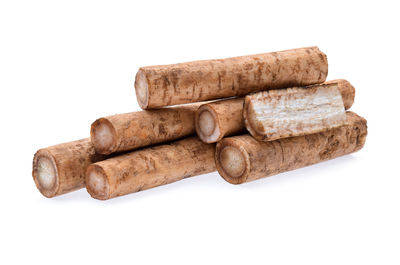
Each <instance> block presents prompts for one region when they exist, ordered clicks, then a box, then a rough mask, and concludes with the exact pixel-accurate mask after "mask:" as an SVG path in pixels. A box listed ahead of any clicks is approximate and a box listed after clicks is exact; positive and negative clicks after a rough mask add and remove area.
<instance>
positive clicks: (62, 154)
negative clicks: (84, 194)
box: [32, 138, 106, 198]
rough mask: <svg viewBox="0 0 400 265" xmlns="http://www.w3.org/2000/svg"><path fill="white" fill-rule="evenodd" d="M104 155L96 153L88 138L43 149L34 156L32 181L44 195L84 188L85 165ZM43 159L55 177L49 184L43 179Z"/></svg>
mask: <svg viewBox="0 0 400 265" xmlns="http://www.w3.org/2000/svg"><path fill="white" fill-rule="evenodd" d="M105 158H106V157H105V156H103V155H99V154H96V153H95V151H94V148H93V146H92V144H91V142H90V139H89V138H86V139H82V140H78V141H73V142H69V143H63V144H58V145H54V146H50V147H47V148H43V149H40V150H38V151H37V152H36V154H35V156H34V158H33V170H32V176H33V180H34V181H35V184H36V187H37V188H38V189H39V191H40V192H41V193H42V194H43V195H44V196H46V197H48V198H51V197H54V196H58V195H61V194H64V193H67V192H71V191H74V190H77V189H80V188H83V187H84V186H85V183H84V182H85V173H86V168H87V167H88V166H89V165H90V164H92V163H95V162H97V161H100V160H103V159H105ZM43 159H44V160H43ZM43 161H47V162H48V163H47V165H48V167H47V168H49V169H50V172H51V174H53V176H54V178H53V180H52V181H50V182H49V183H48V185H46V184H45V182H43V181H42V179H43V176H42V175H41V174H43V173H41V172H43V165H44V163H43ZM47 171H49V170H47Z"/></svg>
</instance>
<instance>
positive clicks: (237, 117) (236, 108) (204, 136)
mask: <svg viewBox="0 0 400 265" xmlns="http://www.w3.org/2000/svg"><path fill="white" fill-rule="evenodd" d="M243 102H244V98H234V99H227V100H221V101H217V102H212V103H208V104H204V105H202V106H201V107H200V108H199V109H198V110H197V111H196V117H195V124H196V132H197V135H198V136H199V138H200V139H201V140H202V141H203V142H205V143H215V142H218V141H220V140H221V139H222V138H223V137H224V136H226V135H232V134H234V133H239V132H241V131H244V129H245V125H244V120H243Z"/></svg>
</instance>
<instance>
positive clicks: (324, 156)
mask: <svg viewBox="0 0 400 265" xmlns="http://www.w3.org/2000/svg"><path fill="white" fill-rule="evenodd" d="M346 117H347V122H346V125H343V126H341V127H338V128H334V129H330V130H328V131H324V132H319V133H314V134H309V135H304V136H297V137H290V138H283V139H279V140H274V141H269V142H260V141H257V140H256V139H255V138H254V137H252V136H250V135H249V134H245V135H240V136H234V137H228V138H224V139H222V140H221V141H220V142H219V143H218V144H217V148H216V152H215V162H216V166H217V170H218V172H219V174H220V175H221V176H222V177H223V178H224V179H225V180H226V181H228V182H229V183H232V184H240V183H244V182H249V181H253V180H256V179H260V178H264V177H268V176H272V175H276V174H279V173H282V172H286V171H289V170H294V169H297V168H301V167H305V166H309V165H313V164H316V163H319V162H322V161H326V160H329V159H333V158H336V157H339V156H342V155H346V154H350V153H352V152H356V151H358V150H360V149H361V148H362V147H363V146H364V144H365V140H366V136H367V121H366V120H365V119H364V118H362V117H360V116H358V115H357V114H355V113H353V112H347V113H346Z"/></svg>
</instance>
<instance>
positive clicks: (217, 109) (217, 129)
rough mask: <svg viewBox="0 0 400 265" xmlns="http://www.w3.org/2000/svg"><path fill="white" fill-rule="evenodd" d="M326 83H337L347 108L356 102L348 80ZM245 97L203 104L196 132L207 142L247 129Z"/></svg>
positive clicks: (197, 114) (353, 90) (216, 140)
mask: <svg viewBox="0 0 400 265" xmlns="http://www.w3.org/2000/svg"><path fill="white" fill-rule="evenodd" d="M324 84H337V88H338V90H339V91H340V94H341V96H342V99H343V103H344V107H345V109H346V110H347V109H349V108H350V107H351V106H352V105H353V102H354V95H355V89H354V87H353V86H352V85H351V84H350V83H349V82H348V81H346V80H343V79H339V80H331V81H327V82H325V83H324ZM243 105H244V98H236V99H227V100H221V101H216V102H211V103H208V104H204V105H202V106H201V107H200V108H199V109H198V110H197V111H196V132H197V135H198V136H199V138H200V139H201V140H202V141H203V142H205V143H215V142H218V141H220V140H221V139H222V138H223V137H225V136H230V135H234V134H238V133H241V132H243V131H244V130H245V123H244V119H243Z"/></svg>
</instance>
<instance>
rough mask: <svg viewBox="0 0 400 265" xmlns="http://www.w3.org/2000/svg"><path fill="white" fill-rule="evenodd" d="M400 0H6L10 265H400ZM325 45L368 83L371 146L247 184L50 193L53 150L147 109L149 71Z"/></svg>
mask: <svg viewBox="0 0 400 265" xmlns="http://www.w3.org/2000/svg"><path fill="white" fill-rule="evenodd" d="M396 2H397V1H374V2H372V1H371V2H369V1H354V3H351V1H349V0H347V1H330V3H326V2H325V1H293V2H285V1H258V2H257V1H250V0H246V1H204V0H203V1H196V2H191V1H182V2H178V1H137V2H135V1H83V0H79V1H71V0H70V1H54V0H52V1H18V0H10V1H3V0H1V1H0V89H1V90H0V91H1V94H0V99H1V103H0V108H1V121H0V122H1V123H0V124H1V130H0V134H1V137H0V141H1V145H0V146H1V152H0V161H1V187H0V189H1V192H0V204H1V217H0V244H1V246H0V263H1V264H17V263H19V264H82V263H84V262H87V264H120V263H123V264H212V263H215V264H266V262H270V264H399V263H400V228H399V227H400V215H399V212H400V173H399V172H398V168H399V164H400V161H399V150H400V145H399V136H398V133H399V130H400V126H399V122H400V119H399V114H400V111H399V105H400V101H399V100H400V99H399V98H400V87H399V71H400V69H399V61H400V54H399V46H400V41H399V25H400V18H399V17H400V16H399V7H398V6H396ZM312 45H318V46H319V47H320V49H321V50H322V51H324V52H325V53H326V54H327V55H328V60H329V76H328V79H335V78H345V79H347V80H349V81H350V82H351V83H352V84H353V85H354V86H355V87H356V102H355V104H354V105H353V107H352V110H353V111H355V112H357V113H358V114H360V115H362V116H364V117H365V118H367V120H368V125H369V135H368V137H367V143H366V146H365V148H364V149H362V150H361V151H360V152H358V153H356V154H353V155H349V156H346V157H342V158H338V159H335V160H333V161H329V162H325V163H322V164H318V165H315V166H312V167H308V168H304V169H300V170H296V171H293V172H288V173H284V174H281V175H277V176H274V177H270V178H266V179H262V180H259V181H256V182H252V183H248V184H244V185H240V186H235V185H230V184H228V183H227V182H225V181H224V180H223V179H222V178H221V177H219V175H218V174H217V173H213V174H208V175H203V176H197V177H193V178H191V179H186V180H183V181H180V182H177V183H174V184H170V185H167V186H163V187H158V188H154V189H152V190H148V191H143V192H139V193H136V194H131V195H128V196H124V197H121V198H116V199H112V200H110V201H106V202H104V201H97V200H94V199H92V198H91V197H90V196H89V195H88V194H87V193H86V191H85V190H80V191H77V192H74V193H70V194H67V195H63V196H60V197H57V198H53V199H46V198H44V197H43V196H42V195H41V194H40V193H39V192H38V191H37V190H36V188H35V185H34V182H33V180H32V176H31V169H32V164H31V163H32V157H33V154H34V153H35V151H36V150H37V149H39V148H42V147H46V146H49V145H54V144H57V143H61V142H67V141H71V140H75V139H80V138H84V137H87V136H88V134H89V125H90V124H91V122H93V121H94V120H95V119H96V118H98V117H101V116H105V115H111V114H116V113H123V112H131V111H136V110H139V107H138V105H137V103H136V99H135V93H134V87H133V83H134V77H135V73H136V71H137V69H138V67H140V66H145V65H154V64H170V63H177V62H184V61H190V60H197V59H211V58H224V57H230V56H238V55H247V54H254V53H262V52H269V51H278V50H283V49H290V48H298V47H304V46H312Z"/></svg>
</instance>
